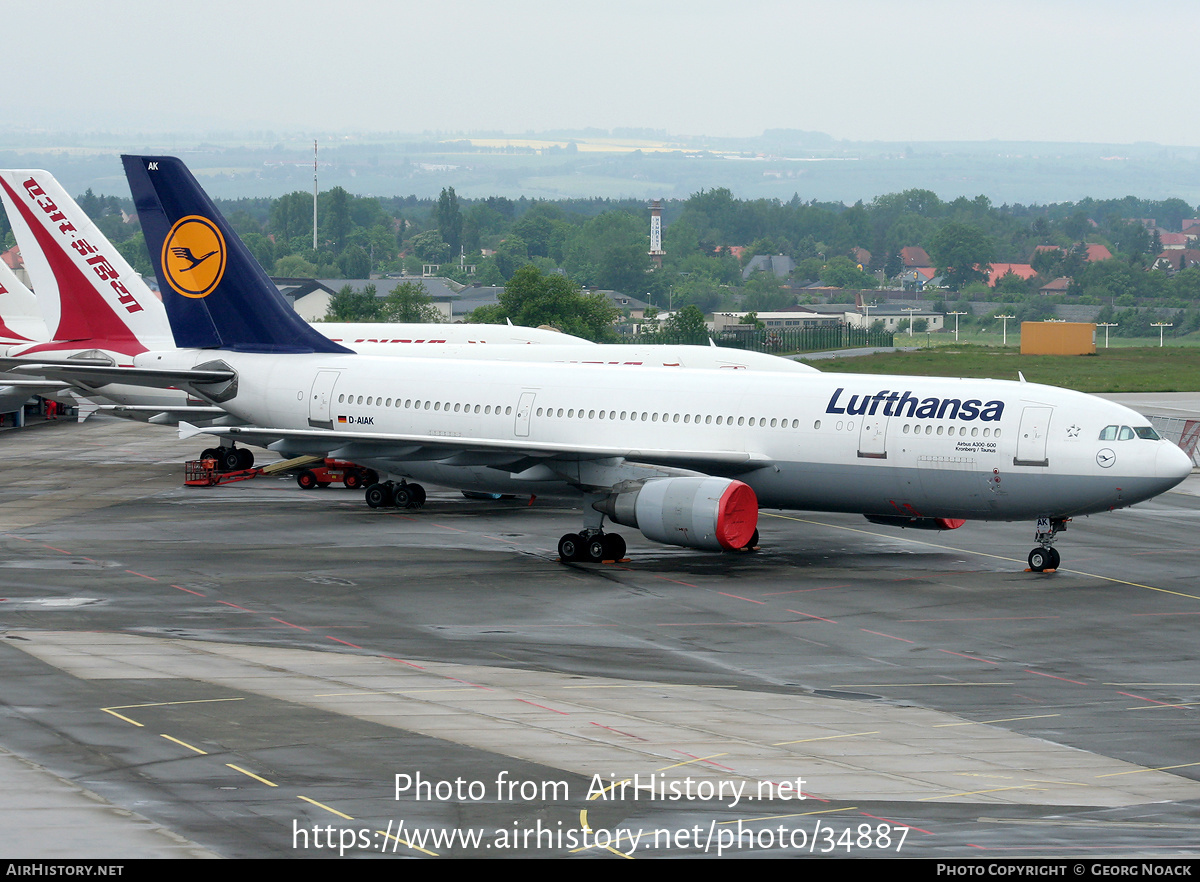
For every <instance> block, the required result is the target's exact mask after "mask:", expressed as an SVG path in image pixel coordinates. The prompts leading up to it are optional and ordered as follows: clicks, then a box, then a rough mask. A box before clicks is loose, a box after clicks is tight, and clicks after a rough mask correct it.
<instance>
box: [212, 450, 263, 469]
mask: <svg viewBox="0 0 1200 882" xmlns="http://www.w3.org/2000/svg"><path fill="white" fill-rule="evenodd" d="M200 459H201V460H206V459H211V460H215V461H216V463H217V468H218V469H220V470H221V471H223V472H240V471H244V470H245V469H252V468H254V451H252V450H249V449H247V448H245V447H233V446H230V447H208V448H206V449H205V450H204V451H203V452H202V453H201V454H200Z"/></svg>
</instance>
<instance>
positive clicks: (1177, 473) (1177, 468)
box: [1154, 442, 1192, 487]
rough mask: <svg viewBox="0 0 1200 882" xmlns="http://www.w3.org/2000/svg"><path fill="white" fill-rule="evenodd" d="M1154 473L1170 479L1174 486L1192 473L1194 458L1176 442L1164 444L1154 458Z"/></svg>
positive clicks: (1171, 485) (1171, 484)
mask: <svg viewBox="0 0 1200 882" xmlns="http://www.w3.org/2000/svg"><path fill="white" fill-rule="evenodd" d="M1154 473H1155V475H1157V476H1158V477H1159V478H1164V479H1167V480H1169V481H1170V482H1171V483H1170V484H1169V485H1168V486H1170V487H1174V486H1175V485H1176V484H1178V483H1179V482H1180V481H1182V480H1183V479H1184V478H1186V477H1187V476H1188V475H1190V474H1191V473H1192V458H1191V457H1190V456H1188V455H1187V454H1186V453H1184V452H1183V451H1182V450H1180V449H1179V448H1178V447H1176V446H1175V445H1174V444H1171V443H1169V442H1168V443H1166V444H1163V445H1162V446H1161V447H1160V448H1159V450H1158V455H1157V456H1156V457H1155V460H1154Z"/></svg>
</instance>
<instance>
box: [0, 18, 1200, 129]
mask: <svg viewBox="0 0 1200 882" xmlns="http://www.w3.org/2000/svg"><path fill="white" fill-rule="evenodd" d="M3 25H4V32H5V36H6V37H7V39H6V40H5V47H4V56H3V57H4V60H5V61H6V62H7V69H8V72H9V76H8V77H7V78H6V79H7V85H8V89H7V90H6V95H5V99H4V110H5V113H4V115H3V118H2V119H0V127H8V126H17V127H22V128H23V127H26V126H28V127H32V128H41V127H50V128H54V129H88V130H90V129H106V130H113V131H121V130H125V129H131V130H132V129H136V130H140V131H143V132H146V131H162V130H174V131H178V130H201V131H203V130H212V129H245V128H254V129H268V128H269V129H274V130H276V131H294V132H297V133H311V134H316V133H329V132H336V131H402V132H419V131H425V130H435V131H449V132H461V131H471V130H479V129H490V130H499V131H503V132H506V133H521V132H525V131H527V130H539V131H540V130H545V129H551V128H583V127H589V126H592V127H598V128H606V129H607V128H614V127H622V126H633V127H649V128H654V129H663V130H666V131H668V132H671V133H673V134H696V135H701V134H711V135H754V134H758V133H760V132H762V131H763V130H764V129H768V128H796V129H807V130H812V131H822V132H827V133H828V134H830V135H833V136H834V137H835V138H847V139H855V140H863V139H866V140H875V139H878V140H945V139H953V140H987V139H992V138H999V139H1005V140H1009V139H1016V140H1039V141H1099V142H1115V143H1129V142H1134V141H1155V142H1159V143H1163V144H1173V145H1187V146H1200V115H1198V114H1196V113H1195V112H1194V108H1193V107H1192V103H1193V102H1192V100H1191V96H1192V95H1193V93H1194V90H1195V82H1196V80H1195V72H1196V64H1195V61H1194V59H1193V54H1194V49H1195V46H1196V45H1197V43H1198V42H1200V4H1192V3H1181V4H1173V5H1171V6H1170V7H1161V6H1153V5H1147V4H1144V3H1132V2H1127V0H992V2H969V0H909V2H901V0H791V2H774V0H742V2H738V3H732V2H707V0H659V2H647V0H635V2H633V0H604V2H590V3H582V2H573V0H423V2H414V0H339V2H337V3H331V2H317V0H287V2H279V0H208V2H205V3H199V4H184V3H178V2H173V0H109V2H106V3H95V2H76V0H70V2H56V0H41V2H33V0H25V2H21V3H19V4H9V5H7V6H6V8H5V11H4V16H3Z"/></svg>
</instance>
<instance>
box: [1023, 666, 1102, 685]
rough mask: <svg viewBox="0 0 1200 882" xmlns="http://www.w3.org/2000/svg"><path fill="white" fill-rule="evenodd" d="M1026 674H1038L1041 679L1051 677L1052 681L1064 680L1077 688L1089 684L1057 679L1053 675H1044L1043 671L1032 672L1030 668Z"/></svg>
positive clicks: (1063, 678) (1064, 678) (1061, 678)
mask: <svg viewBox="0 0 1200 882" xmlns="http://www.w3.org/2000/svg"><path fill="white" fill-rule="evenodd" d="M1025 673H1026V674H1036V675H1037V676H1039V677H1049V678H1050V679H1051V680H1062V681H1063V682H1064V683H1074V684H1075V685H1076V686H1086V685H1087V683H1081V682H1080V681H1078V680H1068V679H1067V678H1066V677H1056V676H1054V675H1053V674H1043V673H1042V672H1041V671H1031V670H1029V669H1028V668H1026V669H1025Z"/></svg>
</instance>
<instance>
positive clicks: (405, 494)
mask: <svg viewBox="0 0 1200 882" xmlns="http://www.w3.org/2000/svg"><path fill="white" fill-rule="evenodd" d="M392 501H393V502H395V503H396V508H413V507H414V504H413V492H412V487H410V486H409V485H408V484H401V485H400V486H399V487H397V488H395V489H394V490H393V491H392Z"/></svg>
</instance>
